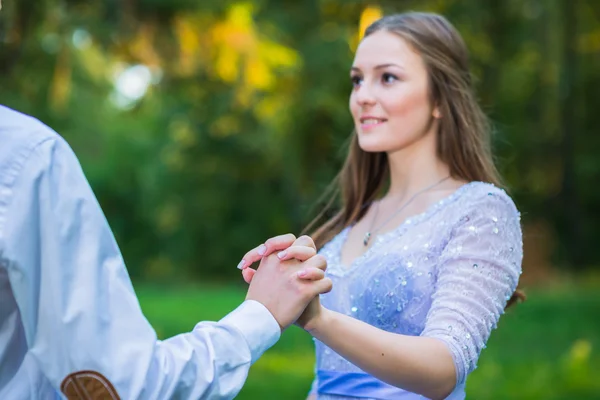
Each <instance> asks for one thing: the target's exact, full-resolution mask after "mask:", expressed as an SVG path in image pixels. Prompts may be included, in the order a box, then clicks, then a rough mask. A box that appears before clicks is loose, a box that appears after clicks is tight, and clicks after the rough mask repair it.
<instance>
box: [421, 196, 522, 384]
mask: <svg viewBox="0 0 600 400" xmlns="http://www.w3.org/2000/svg"><path fill="white" fill-rule="evenodd" d="M522 257H523V243H522V233H521V226H520V217H519V213H518V211H517V209H516V208H515V206H514V204H513V202H512V200H511V199H510V198H509V197H508V196H507V195H506V194H505V193H504V192H503V191H500V190H494V191H491V192H490V193H485V195H484V196H482V198H481V199H478V200H477V201H475V202H474V204H473V207H468V209H467V210H466V213H465V214H464V216H463V217H462V218H461V219H460V221H459V222H458V223H457V225H456V226H455V228H454V230H453V233H452V236H451V237H450V239H449V241H448V243H447V246H446V247H445V249H444V251H443V253H442V255H441V257H440V262H439V264H438V267H437V280H436V288H435V292H434V294H433V296H432V306H431V309H430V311H429V313H428V315H427V319H426V322H425V329H424V330H423V332H422V333H421V336H427V337H433V338H437V339H439V340H442V341H443V342H444V343H445V344H446V345H447V346H448V348H449V349H450V352H451V354H452V357H453V359H454V364H455V367H456V380H457V384H461V383H463V382H464V381H465V380H466V376H467V375H468V374H469V373H470V372H472V371H473V370H474V369H475V368H476V365H477V360H478V358H479V355H480V353H481V350H482V349H483V348H485V343H486V342H487V340H488V338H489V336H490V333H491V331H492V330H493V329H494V328H495V327H496V325H497V323H498V320H499V318H500V315H502V314H503V312H504V307H505V306H506V303H507V301H508V299H509V298H510V296H511V295H512V294H513V293H514V291H515V289H516V287H517V283H518V280H519V276H520V273H521V261H522Z"/></svg>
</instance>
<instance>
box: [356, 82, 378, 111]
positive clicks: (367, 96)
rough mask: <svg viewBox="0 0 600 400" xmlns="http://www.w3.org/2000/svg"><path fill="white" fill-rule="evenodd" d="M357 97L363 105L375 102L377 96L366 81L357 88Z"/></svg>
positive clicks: (358, 101) (357, 100)
mask: <svg viewBox="0 0 600 400" xmlns="http://www.w3.org/2000/svg"><path fill="white" fill-rule="evenodd" d="M355 99H356V102H357V103H358V104H359V105H361V106H364V105H370V104H374V103H375V96H374V94H373V90H372V88H370V87H369V85H366V84H364V83H363V84H362V85H360V86H359V87H358V88H357V89H356V94H355Z"/></svg>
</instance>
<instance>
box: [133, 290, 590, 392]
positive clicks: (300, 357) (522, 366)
mask: <svg viewBox="0 0 600 400" xmlns="http://www.w3.org/2000/svg"><path fill="white" fill-rule="evenodd" d="M136 291H137V293H138V296H139V298H140V302H141V304H142V308H143V310H144V313H145V314H146V316H147V317H148V319H149V320H150V322H151V323H152V325H153V326H154V328H155V329H156V331H157V333H158V335H159V337H161V338H167V337H170V336H173V335H176V334H178V333H181V332H186V331H189V330H190V329H192V328H193V327H194V325H195V324H196V323H197V322H198V321H201V320H213V321H214V320H218V319H220V318H221V317H223V316H224V315H225V314H226V313H227V312H229V311H231V310H233V309H234V308H235V307H236V306H237V305H238V304H239V303H240V302H241V301H242V300H243V299H244V291H243V287H241V286H235V285H231V286H202V287H198V288H177V289H175V288H170V289H165V288H158V287H156V286H145V285H137V287H136ZM528 295H529V299H528V301H527V302H525V303H524V304H520V305H518V306H517V307H515V308H514V309H513V310H511V311H509V312H508V313H507V314H506V315H504V316H503V318H502V319H501V320H500V324H499V328H498V329H497V330H495V331H494V332H493V333H492V336H491V338H490V340H489V342H488V347H487V349H485V350H484V351H483V353H482V355H481V357H480V359H479V367H478V368H477V370H475V372H473V373H472V374H471V376H470V377H469V380H468V382H467V398H469V399H471V398H472V399H532V400H533V399H544V400H555V399H590V400H591V399H600V290H599V288H598V287H592V288H583V287H563V288H560V289H546V290H543V291H540V290H538V291H534V292H531V293H529V294H528ZM313 363H314V354H313V343H312V340H311V338H310V336H309V335H308V334H306V333H305V332H303V331H302V330H300V329H298V328H296V327H292V328H290V329H289V330H287V331H286V332H285V333H284V334H283V336H282V337H281V340H280V341H279V342H278V343H277V344H276V345H275V346H274V347H273V348H271V349H270V350H269V351H268V352H267V353H265V355H264V356H263V357H262V358H261V359H260V360H259V361H258V362H257V363H256V364H255V365H254V366H253V367H252V369H251V370H250V375H249V377H248V381H247V383H246V385H245V386H244V389H242V391H241V393H240V394H239V396H238V397H237V398H238V399H286V400H287V399H290V400H293V399H304V398H305V397H306V393H307V392H308V389H309V386H310V383H311V381H312V374H313V372H312V371H313Z"/></svg>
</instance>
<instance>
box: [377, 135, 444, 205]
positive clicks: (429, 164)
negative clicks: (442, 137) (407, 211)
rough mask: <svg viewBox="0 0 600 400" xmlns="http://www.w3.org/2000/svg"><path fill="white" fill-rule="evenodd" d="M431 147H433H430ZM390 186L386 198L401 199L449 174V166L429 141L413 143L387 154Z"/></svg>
mask: <svg viewBox="0 0 600 400" xmlns="http://www.w3.org/2000/svg"><path fill="white" fill-rule="evenodd" d="M432 147H433V149H432ZM388 162H389V165H390V187H389V190H388V192H387V194H386V196H385V197H386V198H390V199H395V200H400V201H401V200H402V199H405V198H407V197H409V196H412V195H413V194H415V193H416V192H418V191H420V190H423V189H425V188H426V187H428V186H431V185H434V184H436V183H437V182H439V181H440V180H442V179H444V178H446V177H448V176H449V175H450V168H449V167H448V165H446V164H445V163H443V162H442V161H441V160H440V159H439V158H438V157H437V156H436V151H435V146H432V144H431V143H427V142H425V143H419V142H418V143H414V144H413V145H412V146H410V147H408V148H406V149H403V150H401V151H398V152H395V153H391V154H388Z"/></svg>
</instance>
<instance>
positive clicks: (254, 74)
mask: <svg viewBox="0 0 600 400" xmlns="http://www.w3.org/2000/svg"><path fill="white" fill-rule="evenodd" d="M274 82H275V77H274V76H273V73H272V72H271V70H270V69H269V67H268V65H267V64H266V63H265V62H264V61H262V60H260V59H259V58H258V57H251V58H249V59H248V61H247V62H246V83H247V84H248V85H249V86H251V87H252V88H253V89H261V90H265V89H269V88H270V87H271V86H273V83H274Z"/></svg>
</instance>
